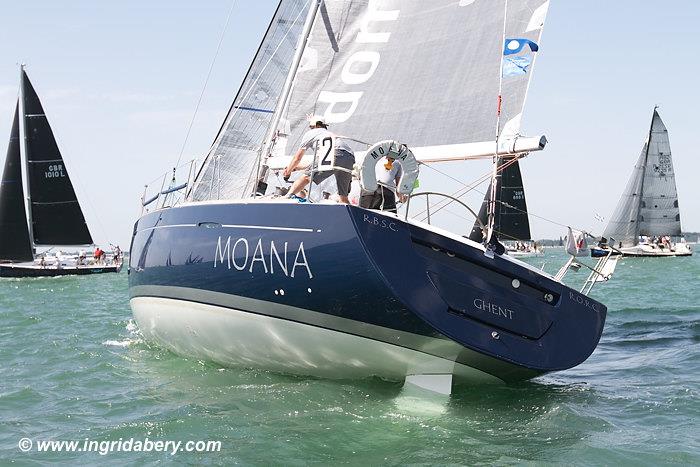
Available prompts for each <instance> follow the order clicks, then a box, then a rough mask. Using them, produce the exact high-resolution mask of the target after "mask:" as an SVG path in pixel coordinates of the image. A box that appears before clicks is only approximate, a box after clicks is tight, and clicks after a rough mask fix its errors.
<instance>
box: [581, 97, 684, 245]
mask: <svg viewBox="0 0 700 467" xmlns="http://www.w3.org/2000/svg"><path fill="white" fill-rule="evenodd" d="M674 238H675V239H677V240H678V241H673V240H674ZM603 239H604V240H603V241H601V243H600V244H599V245H598V246H595V247H593V248H591V255H592V256H594V257H597V256H603V255H606V254H607V253H608V252H609V251H610V249H611V248H612V249H613V253H614V254H621V255H623V256H639V257H662V256H690V255H692V254H693V250H692V249H691V247H690V245H688V244H687V243H686V242H685V239H683V237H682V233H681V214H680V209H679V205H678V192H677V191H676V178H675V175H674V171H673V161H672V159H671V145H670V143H669V138H668V130H667V129H666V125H664V122H663V121H662V120H661V117H660V116H659V112H658V107H654V112H653V115H652V119H651V125H650V126H649V133H648V135H647V138H646V141H645V143H644V147H643V148H642V153H641V154H640V155H639V159H638V160H637V163H636V164H635V166H634V170H633V171H632V175H631V176H630V179H629V181H628V182H627V187H626V188H625V191H624V193H623V194H622V197H621V198H620V201H619V202H618V204H617V207H616V208H615V212H614V213H613V216H612V217H611V218H610V221H609V222H608V225H607V226H606V228H605V231H604V232H603Z"/></svg>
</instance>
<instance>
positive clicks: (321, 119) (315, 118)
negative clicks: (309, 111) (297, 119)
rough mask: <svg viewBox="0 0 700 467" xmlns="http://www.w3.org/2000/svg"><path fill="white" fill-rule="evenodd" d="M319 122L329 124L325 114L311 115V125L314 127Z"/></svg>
mask: <svg viewBox="0 0 700 467" xmlns="http://www.w3.org/2000/svg"><path fill="white" fill-rule="evenodd" d="M319 123H320V124H322V125H328V124H327V123H326V119H325V118H324V117H323V115H309V126H311V127H314V126H316V125H318V124H319Z"/></svg>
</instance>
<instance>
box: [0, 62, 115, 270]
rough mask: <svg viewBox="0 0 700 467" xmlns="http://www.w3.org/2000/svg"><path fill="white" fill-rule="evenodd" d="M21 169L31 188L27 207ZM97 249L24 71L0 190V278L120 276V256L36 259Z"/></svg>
mask: <svg viewBox="0 0 700 467" xmlns="http://www.w3.org/2000/svg"><path fill="white" fill-rule="evenodd" d="M20 115H21V116H22V122H23V123H22V125H20ZM22 156H24V157H22ZM23 160H24V164H23ZM22 167H24V172H25V177H24V179H26V181H27V185H28V186H27V201H28V203H27V204H28V206H26V207H25V196H24V188H25V187H24V182H23V177H22ZM93 244H94V242H93V241H92V236H91V235H90V231H89V230H88V226H87V223H86V222H85V217H84V216H83V211H82V209H81V208H80V204H79V202H78V198H77V197H76V195H75V190H74V189H73V184H72V183H71V180H70V177H69V176H68V168H67V167H66V163H65V161H64V160H63V157H62V156H61V152H60V151H59V149H58V145H57V144H56V140H55V138H54V135H53V131H52V130H51V127H50V126H49V121H48V120H47V118H46V115H45V114H44V109H43V107H42V105H41V102H40V101H39V96H38V95H37V94H36V91H35V90H34V87H33V86H32V84H31V82H30V81H29V77H27V73H26V71H25V70H24V66H22V67H21V69H20V97H19V99H18V100H17V105H16V107H15V116H14V120H13V124H12V130H11V132H10V143H9V145H8V148H7V158H6V159H5V167H4V170H3V174H2V185H1V187H0V277H39V276H65V275H83V274H98V273H104V272H119V270H120V269H121V266H122V261H121V255H120V254H119V252H118V251H115V252H114V253H113V254H111V255H107V253H104V252H101V251H102V250H100V249H98V250H96V252H97V254H92V253H91V254H87V253H84V252H83V253H82V254H81V253H80V252H76V253H75V254H68V255H64V254H62V253H60V252H58V251H55V252H53V253H51V252H52V251H53V248H52V249H50V250H49V252H48V254H47V253H44V254H36V247H37V246H51V247H54V248H55V247H56V246H58V245H61V246H63V245H70V246H74V247H78V248H79V247H80V246H82V247H85V248H86V247H92V246H93ZM79 249H80V248H79ZM103 253H104V254H103Z"/></svg>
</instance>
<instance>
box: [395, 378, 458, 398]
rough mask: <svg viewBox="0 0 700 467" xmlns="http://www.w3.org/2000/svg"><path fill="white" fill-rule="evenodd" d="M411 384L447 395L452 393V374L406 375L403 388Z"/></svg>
mask: <svg viewBox="0 0 700 467" xmlns="http://www.w3.org/2000/svg"><path fill="white" fill-rule="evenodd" d="M411 386H413V387H417V388H420V389H423V390H426V391H430V392H434V393H436V394H442V395H445V396H449V395H450V394H452V375H451V374H439V375H408V376H406V380H405V381H404V388H407V389H409V388H410V387H411Z"/></svg>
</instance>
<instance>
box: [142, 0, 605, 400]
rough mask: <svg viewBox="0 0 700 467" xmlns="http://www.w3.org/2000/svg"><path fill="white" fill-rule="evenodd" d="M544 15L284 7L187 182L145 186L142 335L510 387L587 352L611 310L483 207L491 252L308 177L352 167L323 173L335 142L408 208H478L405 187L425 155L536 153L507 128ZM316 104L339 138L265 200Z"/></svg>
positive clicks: (243, 357)
mask: <svg viewBox="0 0 700 467" xmlns="http://www.w3.org/2000/svg"><path fill="white" fill-rule="evenodd" d="M547 7H548V2H547V1H546V0H509V1H508V2H501V1H492V0H488V1H483V0H482V1H479V0H477V1H470V2H457V1H454V0H449V1H448V0H434V1H431V2H425V1H419V0H402V1H400V2H398V1H389V0H372V1H350V0H325V1H321V0H311V1H302V0H282V1H281V2H280V3H279V6H278V9H277V11H276V12H275V15H274V17H273V19H272V22H271V24H270V26H269V28H268V30H267V33H266V35H265V37H264V39H263V42H262V44H261V46H260V48H259V49H258V52H257V54H256V56H255V58H254V60H253V64H252V66H251V68H250V70H249V71H248V74H247V76H246V78H245V80H244V81H243V84H242V86H241V88H240V91H239V93H238V95H237V96H236V98H235V99H234V102H233V105H232V106H231V109H230V111H229V114H228V116H227V117H226V120H225V122H224V124H223V125H222V128H221V130H220V132H219V134H218V136H217V137H216V139H215V141H214V143H213V145H212V147H211V148H210V150H209V152H208V154H207V156H206V159H205V161H204V163H203V164H202V165H201V166H200V167H199V168H198V169H197V170H194V169H192V168H190V170H189V172H188V173H191V174H196V175H195V176H193V177H188V178H187V180H186V181H185V182H184V185H185V186H186V188H182V186H183V184H180V183H178V182H177V181H176V180H175V178H174V177H172V176H171V175H170V174H169V175H168V180H170V184H169V185H166V182H167V180H164V181H163V183H162V184H159V187H158V190H159V191H158V193H157V194H156V195H154V196H149V195H148V193H146V192H145V193H144V196H143V204H144V213H143V215H142V217H141V218H139V220H138V221H137V223H136V225H135V227H134V236H133V240H132V248H131V253H132V254H131V262H130V274H129V288H130V304H131V308H132V310H133V313H134V317H135V318H136V320H137V322H138V324H139V327H140V329H141V331H142V332H143V335H144V336H145V337H146V338H148V339H151V340H154V341H156V342H159V343H160V344H162V345H164V346H166V347H168V348H170V349H172V350H174V351H175V352H178V353H180V354H183V355H188V356H193V357H196V358H205V359H209V360H213V361H216V362H220V363H223V364H227V365H242V366H248V367H258V368H264V369H268V370H274V371H281V372H286V373H294V374H302V375H316V376H323V377H331V378H357V377H368V376H372V375H375V376H379V377H382V378H386V379H391V380H401V381H403V380H406V381H407V382H408V383H413V384H416V385H419V386H421V385H423V386H430V387H431V388H433V389H434V390H437V391H438V392H449V391H450V385H451V382H452V379H453V376H454V377H457V378H460V379H461V378H464V379H467V380H470V381H493V382H499V381H500V382H503V381H517V380H523V379H528V378H532V377H535V376H537V375H541V374H544V373H547V372H550V371H556V370H564V369H567V368H571V367H573V366H576V365H578V364H580V363H581V362H583V361H584V360H586V358H588V356H589V355H590V354H591V352H593V350H594V349H595V347H596V345H597V344H598V340H599V339H600V336H601V333H602V330H603V325H604V322H605V317H606V311H607V310H606V307H605V306H604V305H603V304H601V303H599V302H597V301H595V300H593V299H590V298H588V297H586V296H585V295H583V294H581V293H580V292H579V291H576V290H573V289H571V288H570V287H567V286H566V285H564V284H563V283H562V282H561V281H559V280H557V279H555V278H554V277H553V276H550V275H549V274H546V273H544V272H542V271H540V270H538V269H537V268H534V267H532V266H529V265H527V264H525V263H523V262H521V261H519V260H517V259H515V258H512V257H510V256H508V255H505V254H501V253H503V251H502V250H501V249H500V248H499V245H500V244H499V243H498V240H497V238H496V237H497V234H494V229H493V228H492V222H491V220H492V219H493V210H491V213H490V216H489V223H488V224H489V225H485V226H483V227H484V228H486V229H487V238H488V239H489V242H488V246H485V245H484V244H482V243H479V242H475V241H472V240H470V239H468V238H466V236H465V235H464V234H467V235H468V234H469V230H468V229H471V223H470V224H469V227H467V231H466V232H464V231H463V232H453V231H448V230H445V229H441V228H438V227H436V226H435V225H432V224H431V223H430V222H429V220H430V219H429V218H428V222H421V221H419V220H417V219H415V218H410V217H409V215H408V213H409V209H408V208H403V212H402V213H401V214H396V213H392V212H389V211H382V210H372V209H366V208H362V207H360V206H354V205H350V204H342V203H338V202H336V201H335V198H334V195H333V194H330V196H326V194H324V193H323V191H326V190H325V188H324V190H317V186H316V185H315V184H314V183H313V179H314V177H313V174H314V173H315V172H319V171H323V170H327V169H332V170H339V171H342V170H346V168H345V167H338V168H336V167H335V160H334V159H335V156H336V155H337V151H336V152H334V148H337V147H338V146H336V143H335V141H334V140H337V139H340V140H343V141H344V143H345V144H348V145H351V146H352V149H353V150H354V152H355V158H356V166H357V167H356V176H357V177H358V179H359V181H360V185H361V186H362V188H363V189H364V190H365V191H367V192H374V191H375V190H376V189H377V180H376V179H375V168H376V165H377V164H378V163H379V164H381V163H382V162H380V161H381V160H384V159H387V158H388V159H391V160H393V161H394V162H393V164H399V165H401V168H402V170H403V175H402V176H401V178H400V180H399V181H398V183H397V185H396V186H397V191H398V193H399V194H402V195H406V196H407V201H406V204H407V205H410V204H411V203H414V205H416V204H415V203H420V204H418V205H417V206H424V205H425V204H428V205H429V204H430V201H427V202H426V200H434V199H438V200H445V199H446V200H449V202H451V203H454V206H457V207H458V208H459V207H460V206H462V207H464V208H465V211H464V213H465V214H468V213H469V212H473V211H471V209H470V208H468V207H467V206H466V205H465V204H464V203H462V202H461V201H460V200H459V199H458V195H448V194H439V193H437V192H435V191H425V192H414V189H415V187H416V183H415V178H416V176H417V175H418V171H419V169H420V168H421V167H425V166H426V165H425V164H435V163H438V162H445V163H447V162H449V161H465V160H469V159H474V158H487V159H489V160H492V159H494V158H495V157H496V156H499V157H501V158H504V159H513V158H517V156H519V155H522V154H524V153H527V152H530V151H538V150H541V149H543V148H544V145H545V143H546V139H545V138H544V136H536V137H524V136H522V135H520V133H519V129H520V120H521V116H522V111H523V107H524V102H525V94H526V90H527V87H528V83H529V80H530V76H531V74H532V73H531V68H532V61H533V55H534V53H535V52H536V50H537V42H538V41H539V37H540V34H541V31H542V27H543V24H544V19H545V15H546V12H547ZM434 32H439V33H434ZM501 110H502V112H501ZM309 115H320V116H322V118H323V120H324V121H325V122H326V123H328V125H329V129H330V130H329V131H332V133H333V135H330V136H328V139H327V140H326V139H324V140H323V141H322V142H319V146H318V147H317V150H318V153H315V152H312V151H309V152H307V155H306V156H305V157H304V158H303V159H302V163H303V164H306V165H307V169H308V170H309V171H310V172H311V173H310V177H311V178H310V179H311V180H312V183H311V186H310V189H309V190H308V196H306V197H305V198H303V199H291V198H289V197H283V196H276V193H280V191H279V190H276V188H279V187H283V186H284V184H285V182H284V181H283V177H282V170H283V169H285V167H286V166H287V165H288V164H289V161H290V158H291V157H290V154H294V153H295V152H297V151H298V149H299V146H300V144H301V141H302V135H304V134H305V133H306V132H307V131H308V129H309V124H308V116H309ZM496 135H498V137H497V138H496ZM321 143H322V144H321ZM450 163H460V162H450ZM498 171H499V168H498V167H495V166H494V169H493V172H495V173H496V174H497V173H498ZM490 175H491V170H490V171H489V173H488V174H486V176H487V178H488V177H489V176H490ZM171 177H172V178H171ZM324 183H325V182H324ZM164 186H169V187H168V188H166V189H162V188H161V187H164ZM421 187H422V185H421ZM319 191H320V192H319ZM175 192H177V193H175ZM178 193H179V194H178ZM176 197H179V202H178V203H176V204H175V203H174V202H173V200H174V199H176ZM416 198H417V200H416ZM149 211H150V212H149ZM433 383H434V384H433Z"/></svg>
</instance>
